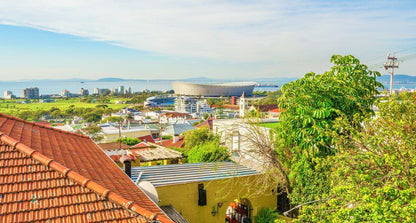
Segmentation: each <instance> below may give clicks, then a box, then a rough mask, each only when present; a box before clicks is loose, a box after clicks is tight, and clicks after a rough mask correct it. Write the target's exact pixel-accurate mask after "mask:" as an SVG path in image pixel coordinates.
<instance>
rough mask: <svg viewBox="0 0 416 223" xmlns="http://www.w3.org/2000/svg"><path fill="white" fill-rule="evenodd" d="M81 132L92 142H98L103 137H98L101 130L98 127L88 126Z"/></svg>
mask: <svg viewBox="0 0 416 223" xmlns="http://www.w3.org/2000/svg"><path fill="white" fill-rule="evenodd" d="M82 131H84V132H85V133H86V134H87V135H89V136H90V138H91V139H92V140H94V141H100V140H102V139H103V136H102V135H100V133H101V132H102V131H103V129H102V128H101V127H100V126H96V125H90V126H88V127H85V128H83V129H82Z"/></svg>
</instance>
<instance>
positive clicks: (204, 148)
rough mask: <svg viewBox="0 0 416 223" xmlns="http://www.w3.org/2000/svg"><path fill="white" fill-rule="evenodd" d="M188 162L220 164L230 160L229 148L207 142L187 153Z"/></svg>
mask: <svg viewBox="0 0 416 223" xmlns="http://www.w3.org/2000/svg"><path fill="white" fill-rule="evenodd" d="M187 155H188V162H190V163H200V162H219V161H226V160H230V155H229V153H228V150H227V147H225V146H221V145H220V144H219V143H218V142H215V141H213V142H207V143H204V144H199V145H197V146H194V147H192V149H191V150H189V151H188V152H187Z"/></svg>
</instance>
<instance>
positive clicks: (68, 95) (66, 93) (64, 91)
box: [61, 90, 71, 97]
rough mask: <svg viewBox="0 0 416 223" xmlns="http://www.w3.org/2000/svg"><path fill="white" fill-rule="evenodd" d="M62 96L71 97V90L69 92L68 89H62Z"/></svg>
mask: <svg viewBox="0 0 416 223" xmlns="http://www.w3.org/2000/svg"><path fill="white" fill-rule="evenodd" d="M61 96H62V97H71V92H69V91H68V90H62V91H61Z"/></svg>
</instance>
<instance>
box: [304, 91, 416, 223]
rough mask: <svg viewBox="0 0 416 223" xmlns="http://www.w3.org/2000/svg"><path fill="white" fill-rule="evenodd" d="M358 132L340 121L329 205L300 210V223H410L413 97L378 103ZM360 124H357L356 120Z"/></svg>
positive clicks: (414, 203) (414, 176)
mask: <svg viewBox="0 0 416 223" xmlns="http://www.w3.org/2000/svg"><path fill="white" fill-rule="evenodd" d="M378 107H379V108H380V112H379V113H378V114H377V116H375V117H371V118H367V119H365V120H364V121H362V122H361V123H362V124H361V125H362V126H363V127H362V128H357V126H353V125H350V124H349V123H348V122H346V121H345V120H341V121H340V123H339V125H338V126H342V127H343V129H344V132H346V133H347V134H345V135H342V136H341V137H339V138H338V140H336V144H335V145H336V146H335V149H336V150H337V155H336V156H334V157H332V162H333V163H334V165H333V168H334V171H333V174H332V178H331V181H330V182H332V185H331V186H332V189H331V192H330V193H329V196H328V197H329V200H328V201H327V202H324V203H321V204H315V205H310V206H306V207H304V209H303V210H302V212H301V215H300V220H302V221H306V222H318V221H320V222H322V221H324V222H416V137H415V136H416V96H410V95H403V97H402V100H400V101H399V100H396V99H395V98H393V99H391V100H388V101H387V102H382V103H379V104H378ZM359 120H361V119H359Z"/></svg>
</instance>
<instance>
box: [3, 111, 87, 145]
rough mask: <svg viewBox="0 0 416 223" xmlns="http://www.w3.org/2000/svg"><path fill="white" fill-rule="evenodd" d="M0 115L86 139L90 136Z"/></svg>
mask: <svg viewBox="0 0 416 223" xmlns="http://www.w3.org/2000/svg"><path fill="white" fill-rule="evenodd" d="M0 117H4V118H8V119H13V120H16V121H19V122H24V123H26V124H30V125H35V126H38V127H40V128H45V129H51V130H54V131H57V132H62V133H66V134H71V135H75V136H79V137H83V138H88V139H89V138H90V137H89V136H86V135H81V134H77V133H73V132H68V131H65V130H61V129H56V128H53V127H49V126H46V125H42V124H39V123H35V122H30V121H26V120H24V119H20V118H16V117H14V116H10V115H6V114H3V113H0Z"/></svg>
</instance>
